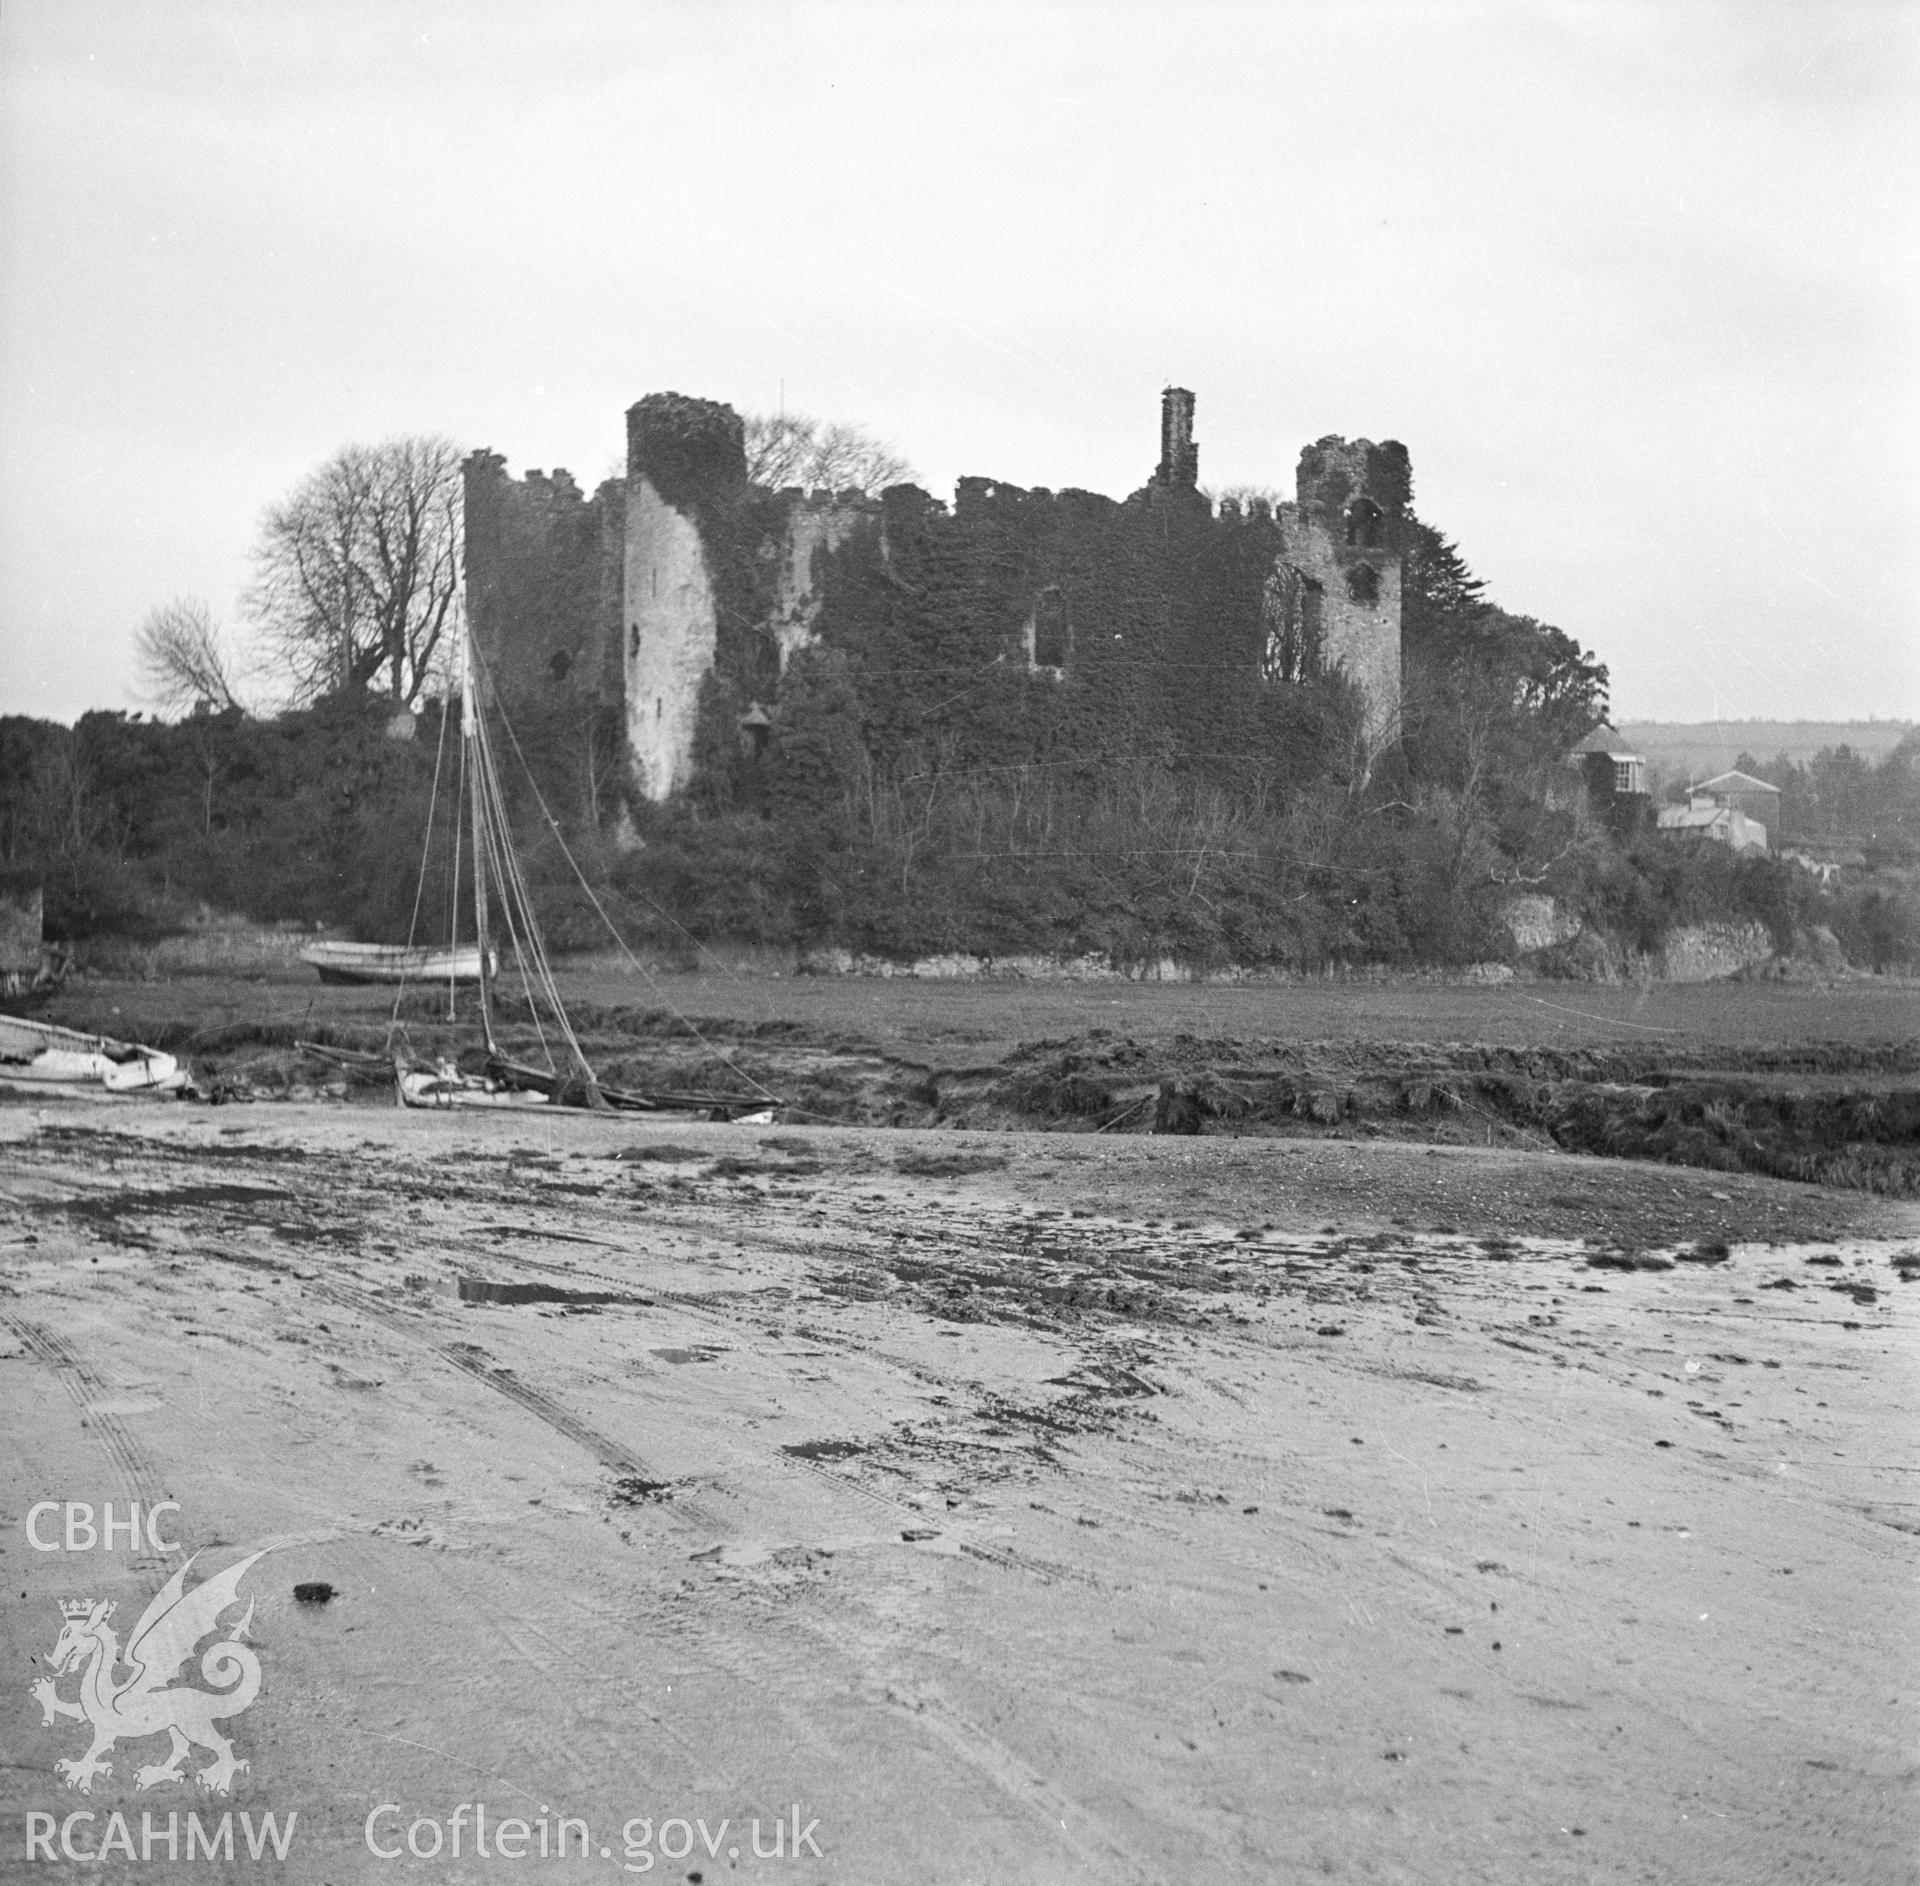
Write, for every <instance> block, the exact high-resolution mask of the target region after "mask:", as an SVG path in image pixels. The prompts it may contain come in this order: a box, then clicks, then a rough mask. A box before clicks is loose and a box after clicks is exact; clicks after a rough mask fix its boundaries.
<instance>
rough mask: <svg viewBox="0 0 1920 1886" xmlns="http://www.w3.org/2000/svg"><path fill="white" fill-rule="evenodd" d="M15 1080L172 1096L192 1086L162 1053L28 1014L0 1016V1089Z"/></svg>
mask: <svg viewBox="0 0 1920 1886" xmlns="http://www.w3.org/2000/svg"><path fill="white" fill-rule="evenodd" d="M15 1081H19V1082H22V1083H30V1084H31V1085H32V1086H34V1087H36V1088H40V1087H48V1088H55V1089H81V1090H85V1089H98V1090H100V1091H101V1092H104V1093H109V1094H139V1093H146V1094H173V1093H179V1092H180V1091H181V1090H182V1089H183V1088H185V1087H186V1086H187V1085H188V1076H187V1070H186V1069H185V1068H183V1067H182V1066H181V1065H180V1063H179V1062H178V1061H177V1060H175V1059H174V1057H173V1056H172V1055H170V1054H162V1053H161V1052H160V1050H159V1049H158V1048H143V1047H141V1046H140V1045H139V1044H138V1043H136V1042H130V1041H115V1040H114V1039H113V1038H112V1037H111V1036H110V1035H85V1034H82V1033H81V1032H80V1031H79V1030H78V1029H77V1028H62V1027H60V1026H59V1025H58V1024H57V1023H54V1022H41V1021H34V1020H32V1019H30V1018H29V1017H27V1016H24V1015H0V1085H4V1084H11V1083H12V1082H15Z"/></svg>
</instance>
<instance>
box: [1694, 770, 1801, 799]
mask: <svg viewBox="0 0 1920 1886" xmlns="http://www.w3.org/2000/svg"><path fill="white" fill-rule="evenodd" d="M1693 790H1694V791H1695V792H1770V793H1772V794H1773V795H1774V796H1775V797H1776V798H1777V797H1778V796H1779V793H1780V788H1779V787H1778V786H1773V785H1769V784H1768V783H1767V781H1766V780H1764V779H1755V778H1754V776H1753V775H1752V774H1751V773H1742V772H1739V771H1734V772H1731V773H1716V774H1714V776H1713V777H1712V778H1711V779H1703V780H1702V781H1701V782H1700V783H1699V785H1697V786H1695V787H1694V788H1693Z"/></svg>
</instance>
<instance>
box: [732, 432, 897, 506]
mask: <svg viewBox="0 0 1920 1886" xmlns="http://www.w3.org/2000/svg"><path fill="white" fill-rule="evenodd" d="M745 424H746V434H747V441H746V443H747V476H748V478H749V479H751V480H752V481H753V483H755V484H756V485H770V486H772V487H773V488H774V489H775V490H779V489H781V488H782V487H784V486H787V485H802V486H805V487H807V488H808V489H810V490H816V491H821V490H824V491H862V492H865V493H866V495H867V496H868V497H870V498H876V497H878V496H879V495H880V493H881V492H882V491H884V490H885V489H886V488H887V486H889V485H898V484H904V483H906V482H907V481H908V480H909V479H911V478H912V477H913V475H914V471H913V467H912V466H911V465H909V464H908V463H907V461H906V460H905V459H904V458H902V457H901V456H900V455H899V453H897V452H896V451H894V450H893V448H892V447H891V446H888V445H884V444H882V443H881V441H880V440H878V439H876V438H875V437H874V436H873V434H872V433H870V432H867V431H865V430H863V429H862V428H861V427H859V426H853V425H847V424H844V423H842V422H840V421H837V420H836V421H827V420H821V419H815V418H813V417H811V416H810V415H809V414H807V413H777V414H775V413H749V414H747V415H746V420H745Z"/></svg>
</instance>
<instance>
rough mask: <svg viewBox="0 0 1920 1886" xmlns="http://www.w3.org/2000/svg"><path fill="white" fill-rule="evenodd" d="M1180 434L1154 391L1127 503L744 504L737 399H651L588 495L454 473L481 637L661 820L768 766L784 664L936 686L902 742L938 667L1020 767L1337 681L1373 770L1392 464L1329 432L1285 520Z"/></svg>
mask: <svg viewBox="0 0 1920 1886" xmlns="http://www.w3.org/2000/svg"><path fill="white" fill-rule="evenodd" d="M1193 422H1194V396H1193V394H1192V393H1191V392H1189V391H1188V390H1186V389H1185V388H1181V387H1169V388H1167V389H1166V391H1165V393H1164V394H1163V396H1162V402H1161V437H1160V446H1161V449H1160V460H1159V464H1158V466H1157V467H1156V469H1155V470H1154V472H1153V474H1152V475H1151V477H1150V478H1149V480H1148V482H1147V484H1146V485H1145V486H1144V487H1143V488H1142V489H1141V490H1139V491H1137V492H1135V493H1134V494H1133V496H1132V497H1130V498H1127V499H1124V500H1115V499H1111V498H1105V497H1101V496H1099V495H1098V494H1095V493H1092V492H1085V491H1071V490H1068V491H1061V492H1058V493H1054V492H1049V491H1044V490H1024V489H1022V488H1020V487H1017V486H1010V485H1004V484H1000V483H998V482H996V481H994V480H991V479H985V478H963V479H962V480H961V481H960V484H959V486H958V488H957V490H956V492H955V496H954V500H953V503H952V505H951V507H949V506H948V505H946V504H943V503H942V502H940V501H939V500H937V499H935V498H933V497H931V496H930V495H929V494H928V493H926V492H923V491H920V490H919V489H917V488H916V487H913V486H898V487H895V488H894V489H892V490H890V491H888V492H887V493H885V494H884V495H883V497H882V498H880V499H873V498H869V497H866V496H863V495H862V494H860V493H858V492H837V493H836V492H827V491H801V490H797V489H788V490H785V491H778V492H775V491H770V490H767V489H766V488H764V487H760V486H755V485H752V484H750V483H749V482H748V480H747V474H746V458H745V450H744V438H743V428H742V424H741V421H740V418H739V416H738V415H737V414H736V413H735V412H734V411H733V410H732V409H731V408H730V407H727V406H724V405H721V404H718V403H717V402H714V401H708V400H698V399H690V398H687V397H684V396H682V395H679V394H672V393H661V394H652V395H649V396H648V397H647V398H645V399H643V400H641V401H639V402H638V403H637V404H636V405H635V406H633V407H632V408H631V409H630V410H629V412H628V414H627V469H626V476H625V478H624V480H619V479H613V480H609V481H608V482H607V483H605V484H603V485H602V486H601V487H600V489H599V490H598V491H596V492H595V493H594V494H593V496H592V497H591V498H588V497H587V496H586V495H585V494H584V493H583V492H582V491H581V490H580V489H579V487H578V486H577V485H576V484H575V483H574V481H573V480H572V479H571V478H570V477H569V476H568V475H567V473H565V472H564V471H559V470H556V471H555V472H553V473H552V474H551V475H547V474H544V473H541V472H529V473H528V474H527V475H526V476H525V477H524V478H523V479H520V480H514V479H513V478H511V477H510V476H509V475H508V474H507V471H506V466H505V462H504V461H503V460H502V459H501V458H500V457H499V456H498V455H496V454H494V453H492V452H488V451H481V452H475V453H474V454H472V455H471V456H470V457H469V458H468V460H467V461H466V465H465V468H464V470H465V478H466V582H467V601H468V610H469V615H470V619H471V621H472V624H473V629H474V634H475V639H476V642H477V644H478V646H479V647H480V650H481V652H482V656H483V659H484V660H485V661H486V662H487V664H488V666H489V670H490V672H492V673H493V674H494V675H495V677H496V679H497V680H499V681H501V682H502V683H503V684H505V685H508V686H510V687H512V688H513V689H515V690H516V691H517V692H520V693H522V694H524V693H525V692H526V691H527V690H538V691H539V692H540V693H541V694H543V695H544V696H546V697H548V698H555V699H556V701H557V704H558V705H560V706H562V707H563V708H564V707H566V706H567V705H568V704H571V705H573V706H577V707H578V708H579V710H580V711H581V712H583V713H585V712H590V711H598V712H602V713H607V712H612V713H617V714H618V716H619V719H620V724H621V725H622V726H623V727H624V729H625V745H626V754H627V759H628V762H629V764H630V767H631V770H632V776H633V781H634V784H635V786H636V788H637V789H638V790H639V792H640V793H641V794H642V795H644V796H645V797H647V798H649V799H653V800H664V799H668V798H670V797H673V796H674V795H676V794H678V793H681V792H683V791H685V790H686V789H687V788H688V787H689V786H690V785H692V784H694V783H695V781H696V779H697V778H698V777H699V775H700V773H701V771H702V768H703V766H707V765H710V764H716V763H719V762H720V760H721V758H723V757H724V756H727V755H730V754H731V753H733V751H734V750H735V749H736V748H738V749H740V750H742V751H748V752H751V751H755V750H757V747H758V745H759V744H762V742H758V741H755V740H753V739H752V738H751V737H750V736H751V735H752V734H754V733H755V732H758V733H760V734H762V735H764V734H765V733H766V732H767V731H768V730H770V729H772V728H775V727H777V725H778V723H779V717H780V703H781V698H782V693H783V689H784V688H785V687H786V686H787V684H788V681H789V677H790V671H791V670H792V669H793V667H794V664H795V662H796V659H797V658H799V657H801V656H802V655H803V654H810V653H817V652H818V651H822V650H834V649H839V650H842V651H843V652H844V653H845V654H846V655H847V657H848V658H849V659H855V658H857V660H858V663H859V665H860V672H861V674H862V675H863V676H864V677H865V684H866V686H867V687H868V688H869V690H872V689H874V688H885V687H886V686H887V682H888V676H889V675H890V674H897V675H898V676H899V677H900V686H901V687H902V688H903V689H911V688H912V687H914V686H916V685H918V684H919V683H921V682H926V681H927V678H928V677H932V678H933V679H932V681H931V682H928V686H929V688H930V690H931V692H930V693H929V696H928V699H929V705H928V707H927V708H926V710H925V711H924V712H922V713H920V715H919V720H918V723H917V724H918V725H919V727H920V729H921V731H920V733H918V734H916V735H915V736H914V737H924V727H925V723H926V722H927V721H928V719H929V718H930V716H931V715H932V714H933V713H934V712H935V711H936V710H935V708H934V706H933V705H932V704H931V702H932V697H933V695H937V694H938V693H939V692H940V689H941V688H942V687H943V686H944V681H942V680H941V679H940V677H941V675H942V673H943V671H945V670H947V669H951V671H952V673H953V676H954V677H955V678H956V679H962V678H964V677H965V676H966V675H969V674H974V673H975V672H976V671H978V672H981V673H985V674H986V675H987V677H988V679H987V680H986V681H985V682H983V683H979V684H978V685H976V686H974V687H972V688H970V689H969V688H962V689H961V690H960V693H959V697H958V704H956V706H955V707H954V708H953V709H952V710H951V712H952V714H953V715H955V716H958V719H957V720H956V722H955V725H956V727H957V728H958V729H959V733H958V735H957V737H959V738H961V739H962V741H963V744H965V745H966V746H967V747H968V749H969V750H970V751H972V752H974V753H975V754H976V755H977V756H980V757H987V756H988V755H989V754H991V753H994V752H999V753H1001V754H1002V755H1003V757H1011V758H1013V759H1015V760H1018V759H1019V758H1021V757H1022V754H1021V751H1020V746H1021V743H1022V742H1023V741H1024V742H1026V743H1028V744H1031V743H1032V742H1033V741H1034V740H1036V739H1042V738H1044V741H1045V743H1046V744H1047V747H1048V750H1049V751H1055V750H1058V749H1059V747H1060V746H1061V744H1062V743H1063V742H1065V743H1067V744H1068V745H1072V744H1074V743H1076V742H1077V743H1078V744H1079V745H1080V746H1083V747H1085V748H1086V750H1088V751H1093V750H1106V749H1110V748H1111V747H1112V746H1113V745H1114V744H1115V743H1116V741H1119V742H1121V743H1123V744H1124V743H1125V742H1127V741H1131V742H1133V743H1134V744H1135V745H1137V744H1138V743H1140V742H1142V741H1145V742H1148V743H1149V744H1151V743H1152V742H1153V741H1154V740H1156V739H1161V740H1171V741H1173V742H1174V744H1175V745H1176V746H1178V745H1179V744H1181V743H1182V742H1201V743H1204V742H1206V741H1208V740H1209V739H1217V738H1218V735H1219V732H1220V730H1221V729H1222V728H1223V727H1224V726H1225V725H1226V723H1227V722H1228V721H1231V720H1233V719H1234V717H1235V715H1236V714H1237V713H1239V712H1240V710H1241V708H1242V707H1243V706H1244V703H1245V702H1246V701H1247V700H1248V699H1249V698H1252V697H1254V696H1257V695H1259V694H1261V693H1263V692H1264V693H1272V692H1273V691H1284V690H1287V689H1290V688H1292V689H1297V688H1299V687H1301V686H1303V685H1305V684H1308V683H1311V682H1314V681H1316V680H1321V679H1325V678H1329V677H1343V678H1344V682H1345V684H1346V686H1347V687H1349V688H1350V689H1351V690H1352V694H1353V696H1354V698H1355V699H1356V701H1357V730H1358V738H1359V740H1360V742H1361V744H1362V746H1363V747H1364V753H1363V754H1362V756H1361V759H1360V765H1361V767H1362V769H1363V770H1364V768H1365V767H1366V766H1368V765H1370V764H1371V763H1372V762H1373V760H1375V759H1377V757H1378V756H1379V755H1380V754H1381V753H1382V752H1384V751H1385V750H1386V749H1387V748H1388V747H1390V746H1391V745H1392V744H1393V743H1394V742H1395V740H1396V739H1397V737H1398V730H1399V719H1400V583H1401V533H1402V528H1403V524H1404V520H1405V518H1406V515H1407V505H1408V502H1409V498H1410V495H1411V471H1410V467H1409V464H1408V458H1407V453H1406V449H1405V448H1404V447H1403V446H1401V445H1399V444H1397V443H1396V442H1393V441H1391V440H1389V441H1386V442H1384V443H1382V444H1379V445H1375V444H1373V443H1372V442H1370V441H1368V440H1365V439H1359V440H1353V441H1348V440H1345V439H1341V438H1337V437H1329V438H1324V439H1321V440H1318V441H1317V442H1316V443H1314V444H1313V445H1310V446H1308V447H1307V448H1306V449H1305V450H1304V451H1303V452H1302V453H1301V454H1300V459H1299V465H1298V468H1297V472H1296V478H1295V495H1294V498H1293V499H1292V500H1291V501H1290V502H1285V503H1280V504H1277V505H1269V504H1268V503H1267V502H1266V501H1264V500H1263V499H1260V498H1257V497H1256V498H1251V499H1248V500H1247V501H1246V502H1245V503H1240V502H1236V501H1234V500H1233V499H1225V500H1222V501H1221V502H1220V504H1219V505H1218V506H1217V507H1216V506H1215V505H1214V504H1213V503H1212V502H1211V501H1210V500H1209V499H1208V498H1207V497H1206V496H1205V494H1203V493H1202V492H1201V491H1200V489H1199V448H1198V445H1197V444H1196V443H1195V440H1194V436H1193ZM1016 682H1018V683H1019V684H1020V685H1024V686H1027V687H1033V686H1040V687H1043V688H1044V689H1046V690H1047V691H1048V694H1047V696H1046V698H1045V699H1044V700H1041V699H1039V698H1029V697H1020V696H1018V695H1017V690H1016V693H1015V694H1013V695H1009V693H1008V689H1009V687H1013V686H1015V683H1016ZM983 693H984V694H985V695H986V696H988V697H990V698H991V700H992V701H993V702H994V703H995V704H996V706H995V714H996V716H997V717H996V718H994V719H993V720H992V722H991V725H989V723H988V721H987V719H986V718H984V717H983V714H982V711H981V710H980V697H981V696H982V695H983ZM969 702H970V703H971V704H970V705H969V704H968V703H969ZM943 711H944V710H943ZM969 715H971V716H972V718H971V720H969V719H968V716H969ZM871 718H872V719H873V720H874V721H875V722H876V724H878V723H885V722H886V721H887V720H888V718H889V717H888V713H887V711H886V709H885V706H884V705H881V706H880V707H879V708H878V710H877V711H876V712H875V713H874V714H873V715H872V716H871ZM909 718H911V717H909ZM900 737H903V738H904V737H906V736H905V735H904V734H902V735H901V736H900ZM726 763H728V764H731V763H732V762H731V760H730V759H729V760H727V762H726Z"/></svg>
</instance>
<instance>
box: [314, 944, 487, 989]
mask: <svg viewBox="0 0 1920 1886" xmlns="http://www.w3.org/2000/svg"><path fill="white" fill-rule="evenodd" d="M300 960H301V961H302V962H303V963H311V964H312V965H313V967H314V968H315V969H317V970H319V972H320V980H321V981H322V982H386V983H397V982H427V983H434V982H478V981H479V980H480V949H479V946H478V945H477V944H473V943H469V944H466V945H463V946H462V947H460V948H457V949H409V948H408V947H407V946H406V945H405V944H404V943H309V944H308V945H307V947H306V948H305V949H303V950H302V951H301V952H300ZM488 967H489V968H490V969H491V968H496V967H497V965H494V964H489V965H488Z"/></svg>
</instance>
